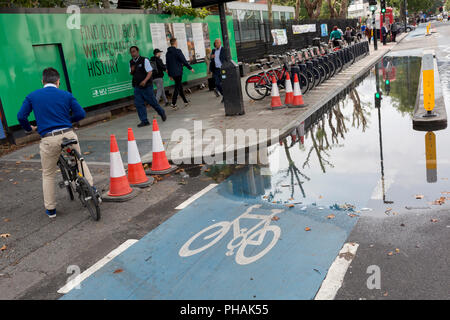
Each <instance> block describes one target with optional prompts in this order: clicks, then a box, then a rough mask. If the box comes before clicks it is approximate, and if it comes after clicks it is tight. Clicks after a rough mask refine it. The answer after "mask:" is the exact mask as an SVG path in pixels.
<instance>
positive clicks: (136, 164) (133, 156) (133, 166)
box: [128, 128, 153, 188]
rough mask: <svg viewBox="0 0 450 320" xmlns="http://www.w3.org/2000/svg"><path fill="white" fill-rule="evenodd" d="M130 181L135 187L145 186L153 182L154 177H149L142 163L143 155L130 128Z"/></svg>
mask: <svg viewBox="0 0 450 320" xmlns="http://www.w3.org/2000/svg"><path fill="white" fill-rule="evenodd" d="M128 182H129V183H130V185H131V186H133V187H140V188H145V187H148V186H150V185H151V184H152V182H153V178H150V179H149V178H148V177H147V176H146V174H145V171H144V166H143V165H142V161H141V156H140V155H139V150H138V147H137V144H136V140H135V139H134V134H133V129H131V128H128Z"/></svg>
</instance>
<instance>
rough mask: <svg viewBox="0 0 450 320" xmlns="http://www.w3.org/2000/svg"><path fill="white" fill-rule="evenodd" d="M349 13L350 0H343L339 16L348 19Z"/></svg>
mask: <svg viewBox="0 0 450 320" xmlns="http://www.w3.org/2000/svg"><path fill="white" fill-rule="evenodd" d="M347 13H348V0H341V8H340V12H339V18H342V19H346V18H347Z"/></svg>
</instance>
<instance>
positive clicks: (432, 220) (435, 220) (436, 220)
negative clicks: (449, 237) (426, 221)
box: [430, 218, 438, 222]
mask: <svg viewBox="0 0 450 320" xmlns="http://www.w3.org/2000/svg"><path fill="white" fill-rule="evenodd" d="M430 221H431V222H438V219H434V218H433V219H431V220H430Z"/></svg>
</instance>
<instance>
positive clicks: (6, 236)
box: [0, 233, 11, 238]
mask: <svg viewBox="0 0 450 320" xmlns="http://www.w3.org/2000/svg"><path fill="white" fill-rule="evenodd" d="M10 236H11V235H10V234H9V233H2V234H0V238H8V237H10Z"/></svg>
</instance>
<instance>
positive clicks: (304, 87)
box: [298, 72, 309, 94]
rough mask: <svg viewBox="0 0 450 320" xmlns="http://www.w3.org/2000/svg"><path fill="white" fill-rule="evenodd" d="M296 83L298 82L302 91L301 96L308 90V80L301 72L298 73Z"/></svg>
mask: <svg viewBox="0 0 450 320" xmlns="http://www.w3.org/2000/svg"><path fill="white" fill-rule="evenodd" d="M298 81H299V82H300V89H301V90H302V94H305V93H307V92H308V90H309V80H308V77H306V76H305V75H304V74H303V73H302V72H299V73H298Z"/></svg>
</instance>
